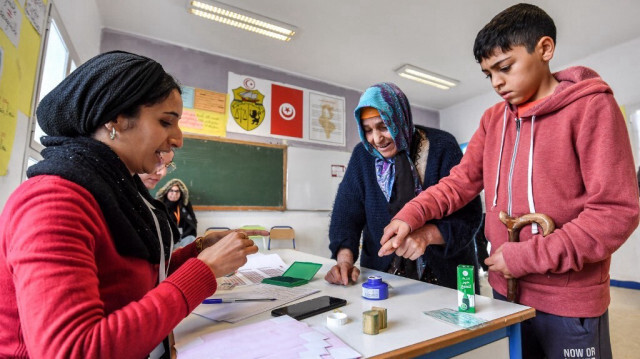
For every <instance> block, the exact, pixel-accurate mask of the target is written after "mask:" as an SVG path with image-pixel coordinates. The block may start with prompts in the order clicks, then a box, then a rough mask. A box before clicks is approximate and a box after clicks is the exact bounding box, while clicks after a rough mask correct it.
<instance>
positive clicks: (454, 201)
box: [380, 4, 640, 359]
mask: <svg viewBox="0 0 640 359" xmlns="http://www.w3.org/2000/svg"><path fill="white" fill-rule="evenodd" d="M555 45H556V27H555V24H554V22H553V19H551V17H550V16H549V15H548V14H547V13H546V12H544V11H543V10H542V9H540V8H539V7H537V6H534V5H530V4H518V5H514V6H511V7H509V8H507V9H506V10H504V11H502V12H501V13H499V14H498V15H496V16H495V17H494V18H493V19H492V20H491V21H490V22H489V23H488V24H487V25H485V27H484V28H483V29H482V30H480V32H479V33H478V35H477V36H476V39H475V44H474V47H473V53H474V56H475V58H476V60H477V61H478V63H480V68H481V70H482V72H483V73H484V74H485V75H486V76H487V78H488V79H489V81H490V83H491V85H492V87H493V88H494V90H495V91H496V92H497V93H498V94H499V95H500V96H501V97H502V98H503V99H504V102H501V103H498V104H496V105H494V106H492V107H491V108H489V109H488V110H486V111H485V113H484V115H483V116H482V118H481V120H480V126H479V127H478V129H477V130H476V132H475V133H474V135H473V137H472V138H471V141H469V146H468V147H467V152H466V153H465V155H464V157H463V158H462V161H461V162H460V164H459V165H458V166H456V167H454V168H453V169H452V170H451V174H450V175H449V176H448V177H446V178H443V179H442V180H441V181H440V182H439V183H438V184H437V185H435V186H433V187H430V188H428V189H427V190H425V191H424V192H422V193H421V194H420V195H419V196H418V197H416V198H415V199H414V200H412V201H411V202H409V203H407V204H406V205H405V206H404V208H402V210H400V212H398V214H397V215H396V216H395V217H394V219H393V221H392V222H391V223H390V224H389V225H388V226H387V227H386V228H385V231H384V236H383V238H382V242H383V243H384V245H383V248H382V249H381V250H380V255H387V254H390V253H393V252H394V251H396V250H397V249H399V248H403V247H404V246H406V243H407V242H410V241H411V239H410V236H409V237H407V235H408V234H409V233H411V232H412V231H414V230H415V229H417V228H420V226H422V225H423V224H424V223H426V222H429V221H431V220H433V219H434V218H440V217H443V216H446V215H448V214H450V213H452V212H454V211H456V210H458V209H459V208H462V206H464V205H465V204H466V203H468V202H469V201H471V200H472V199H473V198H475V197H476V196H477V195H478V193H480V191H482V189H483V188H484V190H485V201H486V202H485V203H486V210H487V214H486V218H485V234H486V236H487V239H488V240H489V241H490V242H491V255H490V257H489V258H487V259H486V260H485V263H486V264H487V265H488V266H489V283H490V284H491V287H492V288H493V290H494V297H496V298H498V299H505V296H506V294H507V279H511V278H517V279H518V292H517V293H516V300H517V301H519V303H522V304H524V305H527V306H530V307H533V308H535V309H536V316H535V318H532V319H528V320H526V321H525V322H523V323H522V327H521V328H522V349H523V350H522V351H523V357H524V358H564V357H567V354H566V353H568V352H579V353H586V356H584V357H585V358H586V357H590V358H599V359H602V358H605V359H606V358H611V357H612V353H611V343H610V340H609V317H608V306H609V302H610V293H609V266H610V264H611V255H612V254H613V252H615V251H616V250H617V249H618V248H619V247H620V246H621V245H622V244H623V243H624V242H625V241H626V240H627V238H629V236H630V235H631V233H632V232H633V230H634V229H635V228H636V227H637V225H638V214H639V213H640V208H639V207H640V205H639V202H638V184H637V182H636V178H635V177H634V174H635V172H636V171H635V165H634V163H633V155H632V151H631V145H630V142H629V135H628V133H627V127H626V122H625V120H624V117H623V116H622V113H621V111H620V107H619V106H618V104H617V103H616V100H615V99H614V97H613V93H612V91H611V88H610V87H609V86H608V85H607V84H606V83H605V82H604V81H603V80H602V79H601V78H600V77H599V76H598V74H597V73H596V72H595V71H593V70H591V69H588V68H586V67H580V66H576V67H570V68H568V69H565V70H562V71H559V72H556V73H552V72H551V70H550V67H549V62H550V61H551V59H552V58H553V55H554V51H555ZM501 211H504V212H506V214H507V215H509V216H511V217H519V216H522V215H524V214H529V213H542V214H546V215H547V216H549V217H551V219H552V220H553V221H555V226H556V229H555V231H554V232H553V233H551V234H549V235H547V236H546V237H543V236H542V234H541V233H539V232H540V231H539V230H538V228H537V227H538V226H537V225H534V226H531V225H529V226H525V227H524V228H523V229H522V230H521V231H520V241H519V242H508V234H507V229H506V226H505V225H504V224H503V223H502V222H501V221H500V219H499V213H500V212H501Z"/></svg>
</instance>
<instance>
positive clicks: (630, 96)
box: [440, 38, 640, 282]
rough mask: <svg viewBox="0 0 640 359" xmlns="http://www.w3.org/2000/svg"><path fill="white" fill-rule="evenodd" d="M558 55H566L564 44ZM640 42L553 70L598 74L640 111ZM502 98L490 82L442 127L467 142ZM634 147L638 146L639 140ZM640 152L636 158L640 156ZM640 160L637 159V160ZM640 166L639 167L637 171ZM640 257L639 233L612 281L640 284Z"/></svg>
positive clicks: (447, 112)
mask: <svg viewBox="0 0 640 359" xmlns="http://www.w3.org/2000/svg"><path fill="white" fill-rule="evenodd" d="M556 51H562V45H561V44H560V45H559V47H558V49H557V50H556ZM639 59H640V38H637V39H634V40H631V41H629V42H626V43H623V44H620V45H617V46H614V47H612V48H610V49H608V50H606V51H602V52H598V53H594V54H591V55H590V56H588V57H586V58H584V59H582V60H579V61H576V62H574V63H571V64H553V60H552V65H553V66H552V69H553V70H554V71H558V70H560V69H563V68H566V67H568V66H575V65H583V66H587V67H590V68H592V69H594V70H595V71H597V72H598V73H599V74H600V76H601V77H602V78H603V79H604V80H605V81H606V82H607V83H608V84H609V85H610V86H611V88H612V89H613V93H614V96H615V97H616V100H617V101H618V103H619V104H620V105H622V106H625V108H627V110H628V111H630V110H631V109H632V108H638V107H639V106H638V103H640V85H639V84H640V66H638V60H639ZM500 101H501V99H500V98H499V97H498V95H497V94H496V93H495V92H493V91H492V90H491V89H490V84H489V82H488V81H487V92H486V93H484V94H482V95H479V96H476V97H474V98H471V99H469V100H467V101H464V102H462V103H459V104H456V105H454V106H451V107H449V108H446V109H444V110H442V111H440V126H441V128H442V129H443V130H445V131H449V132H451V133H452V134H453V135H454V136H456V138H457V139H458V141H459V142H467V141H469V139H471V136H472V135H473V133H474V132H475V130H476V128H477V127H478V124H479V122H480V117H481V116H482V114H483V112H484V110H485V109H487V108H488V107H490V106H492V105H493V104H495V103H497V102H500ZM632 143H635V144H638V143H640V141H638V140H637V139H635V140H632ZM638 151H639V149H638V148H635V149H634V155H636V156H637V155H638ZM636 160H637V157H636ZM639 165H640V164H639V163H636V167H638V166H639ZM639 257H640V230H636V231H635V232H634V233H633V234H632V235H631V237H630V238H629V239H628V240H627V241H626V242H625V244H624V245H623V246H622V247H621V248H620V249H619V250H618V251H616V252H615V253H614V254H613V257H612V262H611V270H610V274H611V279H614V280H619V281H633V282H640V271H639V270H638V264H637V263H638V262H637V261H638V258H639Z"/></svg>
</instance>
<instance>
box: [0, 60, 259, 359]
mask: <svg viewBox="0 0 640 359" xmlns="http://www.w3.org/2000/svg"><path fill="white" fill-rule="evenodd" d="M181 114H182V99H181V96H180V87H179V86H178V84H177V83H176V81H175V80H174V79H173V78H172V77H171V76H170V75H168V74H167V73H166V72H165V71H164V69H163V68H162V66H161V65H160V64H159V63H157V62H155V61H153V60H151V59H149V58H146V57H143V56H139V55H134V54H131V53H126V52H121V51H114V52H109V53H105V54H101V55H98V56H96V57H94V58H93V59H91V60H89V61H87V62H86V63H85V64H83V65H82V66H80V67H78V68H77V69H76V70H75V71H74V72H73V73H71V75H69V77H67V78H66V79H65V80H64V81H62V82H61V83H60V84H59V85H58V86H57V87H56V88H54V89H53V90H52V91H51V92H49V94H47V96H45V97H44V98H43V99H42V101H41V102H40V104H39V106H38V109H37V115H38V123H39V124H40V126H41V127H42V129H43V130H44V131H45V132H46V133H47V134H48V135H49V136H46V137H43V138H42V144H43V145H44V146H46V148H45V149H44V150H43V151H42V156H43V157H44V160H42V161H40V162H39V163H37V164H35V165H33V166H31V167H30V168H29V171H28V172H27V175H28V176H29V177H30V178H29V179H28V180H27V181H25V182H24V183H22V185H20V187H18V189H16V191H15V192H13V194H12V195H11V197H10V198H9V200H8V201H7V203H6V204H5V207H4V211H3V212H2V215H0V263H2V266H0V297H1V298H2V301H0V322H2V327H0V357H3V358H4V357H12V358H28V357H34V358H98V357H103V358H143V357H146V356H148V355H149V354H150V353H151V356H152V357H161V356H162V357H167V358H168V357H169V354H170V352H169V351H168V346H167V345H166V344H167V343H168V341H167V340H165V338H167V336H168V334H169V333H170V332H171V330H172V329H173V328H174V327H175V326H176V325H177V324H178V323H179V322H180V321H181V320H182V319H184V318H185V317H186V316H187V315H188V314H189V313H190V312H191V311H192V310H193V309H194V308H195V307H196V306H198V305H199V304H200V303H202V301H203V300H204V299H205V298H206V297H208V296H210V295H212V294H213V293H214V292H215V290H216V287H217V282H216V276H223V275H225V274H228V273H230V272H233V271H234V270H236V269H237V268H238V267H240V266H241V265H243V264H244V263H245V262H246V256H247V255H248V254H250V253H255V252H256V251H257V250H258V249H257V247H256V246H255V245H254V244H253V241H252V240H250V239H248V238H247V234H251V233H240V232H234V233H232V234H228V235H227V236H225V237H224V238H222V239H220V240H219V242H217V243H216V244H213V243H214V242H216V240H217V239H218V238H209V237H207V238H199V239H198V240H196V243H194V244H192V245H190V246H187V247H185V248H183V249H180V250H177V251H175V252H173V251H172V238H173V237H175V236H178V235H179V234H178V230H177V229H176V226H175V225H173V224H172V223H171V222H170V221H169V220H168V214H167V211H166V209H165V208H164V206H163V205H162V203H161V202H159V201H157V200H155V199H153V198H152V197H151V196H150V195H149V192H148V191H147V189H146V188H145V187H144V185H143V184H142V181H141V180H140V178H139V177H138V175H137V174H136V173H145V172H147V173H148V172H151V171H153V170H155V169H156V168H157V167H158V166H159V165H161V164H162V163H163V154H165V153H167V152H169V151H171V150H172V148H175V147H180V146H182V132H181V131H180V128H179V127H178V120H179V119H180V116H181ZM267 234H268V233H267ZM261 235H264V234H261ZM211 244H213V245H211ZM209 245H211V246H210V247H209ZM154 348H155V349H154Z"/></svg>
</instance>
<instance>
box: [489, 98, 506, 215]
mask: <svg viewBox="0 0 640 359" xmlns="http://www.w3.org/2000/svg"><path fill="white" fill-rule="evenodd" d="M506 130H507V105H505V106H504V119H503V120H502V139H501V140H500V154H499V155H498V169H497V170H496V187H495V188H494V190H493V206H492V207H495V206H496V205H497V204H498V184H499V183H500V166H501V164H502V149H503V148H504V137H505V132H506Z"/></svg>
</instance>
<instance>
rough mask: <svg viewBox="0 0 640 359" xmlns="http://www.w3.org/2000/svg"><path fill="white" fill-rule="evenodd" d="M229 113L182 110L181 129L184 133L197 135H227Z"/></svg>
mask: <svg viewBox="0 0 640 359" xmlns="http://www.w3.org/2000/svg"><path fill="white" fill-rule="evenodd" d="M227 116H228V115H227V113H226V112H225V113H217V112H211V111H203V110H194V109H188V108H185V109H183V110H182V118H181V119H180V122H179V124H180V129H181V130H182V131H184V132H189V133H197V134H200V135H207V136H220V137H225V136H226V135H227Z"/></svg>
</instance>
